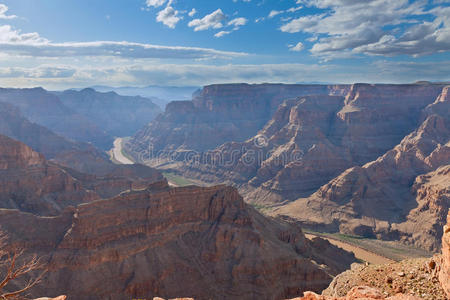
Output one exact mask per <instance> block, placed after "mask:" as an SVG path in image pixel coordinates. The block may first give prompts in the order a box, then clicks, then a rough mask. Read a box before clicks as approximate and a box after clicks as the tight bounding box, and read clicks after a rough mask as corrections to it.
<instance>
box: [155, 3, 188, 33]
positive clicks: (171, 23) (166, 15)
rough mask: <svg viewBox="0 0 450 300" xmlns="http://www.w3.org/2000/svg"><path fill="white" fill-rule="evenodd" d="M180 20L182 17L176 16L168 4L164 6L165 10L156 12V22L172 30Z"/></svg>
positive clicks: (175, 11) (176, 12)
mask: <svg viewBox="0 0 450 300" xmlns="http://www.w3.org/2000/svg"><path fill="white" fill-rule="evenodd" d="M181 19H182V17H179V16H178V11H177V10H175V9H174V8H173V7H172V6H170V3H169V5H167V6H166V8H164V9H163V10H161V11H160V12H158V15H157V16H156V21H158V22H161V23H163V24H164V25H166V26H167V27H169V28H172V29H173V28H175V26H176V25H177V23H178V22H179V21H180V20H181Z"/></svg>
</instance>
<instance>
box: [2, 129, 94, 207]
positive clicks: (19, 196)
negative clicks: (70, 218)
mask: <svg viewBox="0 0 450 300" xmlns="http://www.w3.org/2000/svg"><path fill="white" fill-rule="evenodd" d="M0 150H1V151H0V173H1V176H0V207H2V208H14V209H20V210H23V211H29V212H34V213H38V214H43V215H54V214H58V213H59V212H60V211H62V210H63V209H64V207H66V206H69V205H76V204H79V203H83V202H89V201H92V200H94V199H98V198H99V197H98V196H97V195H96V194H95V193H93V192H92V191H88V190H86V189H84V188H83V187H82V185H81V184H80V182H78V181H77V180H76V179H75V178H73V177H72V176H70V175H68V174H67V173H66V172H65V171H64V170H63V169H62V168H60V167H59V166H57V165H55V164H52V163H49V162H47V161H46V160H45V158H44V157H43V155H42V154H39V153H37V152H35V151H33V150H32V149H31V148H30V147H28V146H26V145H25V144H22V143H20V142H17V141H14V140H12V139H10V138H8V137H6V136H0Z"/></svg>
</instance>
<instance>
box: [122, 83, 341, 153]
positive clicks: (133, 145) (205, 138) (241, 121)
mask: <svg viewBox="0 0 450 300" xmlns="http://www.w3.org/2000/svg"><path fill="white" fill-rule="evenodd" d="M346 90H348V86H326V85H283V84H259V85H249V84H223V85H211V86H206V87H204V88H203V89H202V90H201V91H200V92H198V93H196V94H194V98H193V100H192V101H174V102H171V103H169V104H168V105H167V107H166V112H165V113H164V114H162V115H160V116H159V117H157V118H156V119H155V120H154V121H153V122H151V123H150V124H149V125H148V126H147V127H145V128H143V129H142V130H141V131H139V132H138V133H137V134H136V135H135V136H134V138H133V139H132V140H131V142H130V143H129V144H128V145H127V150H128V151H129V152H130V153H131V154H133V155H134V156H135V157H136V158H137V159H139V158H141V159H142V156H143V155H145V156H146V158H149V156H150V155H149V153H148V151H149V149H150V147H151V148H152V151H154V153H155V154H157V153H158V152H161V151H164V152H166V151H174V150H176V151H177V152H178V157H177V159H183V158H184V153H185V152H186V151H206V150H212V149H214V148H216V147H218V146H220V145H221V144H223V143H225V142H229V141H237V142H242V141H245V140H246V139H248V138H250V137H252V136H253V135H255V134H256V133H257V131H258V130H259V129H261V128H262V127H263V126H264V124H265V123H266V122H267V121H268V120H270V118H271V116H272V114H273V113H274V112H275V111H276V109H277V107H278V105H279V104H280V103H282V101H283V100H285V99H289V98H295V97H298V96H302V95H316V94H322V95H328V94H333V95H334V94H336V95H342V94H344V93H345V91H346Z"/></svg>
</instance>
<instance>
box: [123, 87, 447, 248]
mask: <svg viewBox="0 0 450 300" xmlns="http://www.w3.org/2000/svg"><path fill="white" fill-rule="evenodd" d="M449 111H450V102H449V87H448V86H446V85H445V84H431V83H416V84H403V85H393V84H353V85H271V84H261V85H245V84H242V85H241V84H235V85H214V86H206V87H204V88H203V89H202V90H201V91H199V92H197V93H196V94H194V95H193V99H192V101H178V102H172V103H170V104H169V105H168V106H167V109H166V112H165V113H164V114H161V115H159V116H158V117H157V119H155V120H154V121H153V122H151V123H150V124H149V125H148V126H146V127H144V129H142V130H141V131H139V132H138V133H137V134H136V135H135V136H134V137H133V138H132V139H131V140H130V141H129V142H128V143H126V144H125V150H126V152H127V153H128V154H129V155H130V156H132V157H133V158H134V159H135V160H136V161H139V162H141V163H145V164H148V165H150V166H155V167H159V168H164V169H167V170H169V171H171V172H175V173H177V174H179V175H182V176H184V177H186V178H193V179H196V180H201V181H203V182H205V183H209V184H218V183H226V184H230V185H233V186H235V187H236V188H238V190H239V192H240V193H241V194H242V195H243V196H244V199H245V201H246V202H249V203H252V204H254V205H256V206H258V207H262V208H264V211H265V212H267V211H269V214H271V215H276V216H278V217H280V218H283V219H286V220H290V221H293V222H299V223H300V224H301V225H302V226H304V227H306V228H308V229H311V230H319V231H327V232H341V233H344V234H353V235H360V236H365V237H373V238H380V239H387V240H401V241H402V242H404V243H406V244H409V245H413V246H415V247H420V248H423V249H426V250H430V251H437V250H438V249H439V247H440V239H439V237H440V233H441V230H442V226H443V224H444V222H445V213H446V209H448V207H449V205H450V204H449V202H448V186H447V185H446V184H443V185H442V184H438V185H433V184H432V183H426V182H424V180H423V179H424V178H426V177H427V175H426V174H427V173H429V172H433V171H436V170H437V169H438V168H440V167H443V168H444V170H440V172H441V173H440V174H441V175H439V176H441V177H443V178H444V180H441V181H443V182H445V181H446V180H445V179H447V178H448V173H445V166H446V165H449V164H450V157H449V155H448V149H449V144H448V143H449V140H450V131H449V123H448V121H449V120H450V113H449ZM421 175H423V177H420V176H421ZM429 176H431V175H429ZM421 178H422V179H421ZM425 181H426V180H425ZM341 190H342V191H341ZM412 225H414V226H412Z"/></svg>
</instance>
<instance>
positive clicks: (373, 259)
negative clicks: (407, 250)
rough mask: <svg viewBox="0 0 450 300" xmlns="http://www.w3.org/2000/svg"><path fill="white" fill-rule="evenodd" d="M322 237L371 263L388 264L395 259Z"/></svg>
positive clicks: (307, 235) (309, 236)
mask: <svg viewBox="0 0 450 300" xmlns="http://www.w3.org/2000/svg"><path fill="white" fill-rule="evenodd" d="M305 236H306V237H307V238H308V239H312V238H314V237H316V235H313V234H305ZM321 238H323V239H326V240H328V241H329V242H330V243H331V244H333V245H336V246H338V247H340V248H342V249H344V250H347V251H350V252H353V253H354V254H355V256H356V258H358V259H361V260H364V261H366V262H368V263H370V264H376V265H378V264H387V263H392V262H394V261H393V260H391V259H389V258H386V257H383V256H381V255H378V254H375V253H372V252H370V251H367V250H364V249H361V248H359V247H356V246H354V245H350V244H347V243H344V242H341V241H338V240H335V239H330V238H325V237H321Z"/></svg>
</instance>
